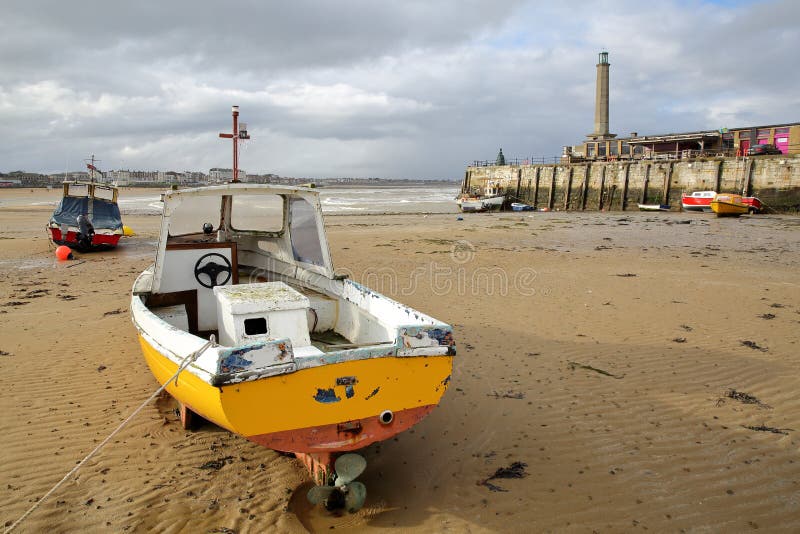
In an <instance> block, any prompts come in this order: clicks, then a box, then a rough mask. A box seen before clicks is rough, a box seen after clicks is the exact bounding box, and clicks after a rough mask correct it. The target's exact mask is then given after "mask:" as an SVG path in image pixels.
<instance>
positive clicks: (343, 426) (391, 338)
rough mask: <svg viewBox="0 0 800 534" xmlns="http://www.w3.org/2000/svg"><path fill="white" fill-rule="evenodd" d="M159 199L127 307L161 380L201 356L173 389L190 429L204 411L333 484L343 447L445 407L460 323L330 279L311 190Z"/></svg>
mask: <svg viewBox="0 0 800 534" xmlns="http://www.w3.org/2000/svg"><path fill="white" fill-rule="evenodd" d="M163 200H164V207H163V215H162V223H161V232H160V237H159V242H158V250H157V252H156V258H155V263H154V264H153V265H152V266H151V267H149V268H148V269H147V270H145V271H144V272H143V273H142V274H141V275H140V276H139V277H138V278H137V280H136V282H135V284H134V286H133V292H132V298H131V315H132V319H133V323H134V325H135V326H136V329H137V330H138V334H139V341H140V343H141V347H142V351H143V352H144V356H145V359H146V361H147V364H148V366H149V367H150V369H151V371H152V372H153V374H154V375H155V377H156V379H157V380H158V381H159V383H161V384H162V385H163V384H164V383H166V382H167V381H168V380H169V379H170V377H172V376H173V375H174V374H175V373H176V371H177V370H178V368H179V366H180V365H181V364H182V363H185V362H187V361H189V360H191V359H193V361H192V363H191V364H189V365H188V367H186V369H185V370H184V371H182V372H181V374H180V375H179V376H178V378H177V380H174V381H172V382H170V383H169V384H168V385H167V386H166V390H167V391H168V392H169V393H170V394H171V395H172V396H173V397H174V398H175V399H177V400H178V402H179V403H180V406H181V414H182V420H183V421H184V424H185V425H188V424H189V422H190V418H191V415H192V414H198V415H200V416H202V417H203V418H205V419H207V420H209V421H212V422H213V423H215V424H217V425H219V426H221V427H223V428H226V429H228V430H230V431H231V432H235V433H237V434H240V435H242V436H244V437H245V438H247V439H249V440H251V441H254V442H256V443H258V444H260V445H263V446H265V447H268V448H270V449H275V450H279V451H286V452H293V453H298V455H299V456H300V457H301V458H302V459H303V460H304V461H305V462H306V464H307V465H308V466H309V468H310V469H311V471H312V474H313V475H314V477H315V479H317V481H318V482H320V483H323V484H325V483H330V482H331V481H332V479H331V475H332V473H331V470H332V466H333V463H332V462H333V460H335V459H336V456H337V455H339V454H341V453H343V452H346V451H354V450H357V449H361V448H363V447H366V446H367V445H370V444H371V443H374V442H377V441H381V440H385V439H387V438H390V437H391V436H394V435H395V434H397V433H399V432H402V431H403V430H406V429H408V428H410V427H411V426H413V425H414V424H416V423H417V422H419V421H420V420H421V419H422V418H424V417H425V416H426V415H427V414H428V413H430V412H431V410H433V408H434V407H436V405H437V404H438V403H439V400H440V398H441V397H442V395H443V394H444V392H445V391H446V390H447V386H448V384H449V381H450V373H451V370H452V364H453V357H454V355H455V344H454V342H453V336H452V328H451V327H450V326H449V325H447V324H444V323H442V322H439V321H437V320H435V319H433V318H431V317H429V316H427V315H425V314H423V313H420V312H418V311H416V310H413V309H411V308H409V307H407V306H404V305H403V304H400V303H398V302H395V301H393V300H391V299H389V298H387V297H385V296H383V295H381V294H379V293H376V292H375V291H372V290H370V289H368V288H366V287H364V286H362V285H360V284H358V283H356V282H354V281H352V280H349V279H347V278H346V277H342V276H337V275H335V274H334V268H333V265H332V263H331V256H330V252H329V250H328V243H327V239H326V237H325V229H324V223H323V218H322V211H321V207H320V203H319V195H318V193H317V192H316V191H315V190H313V189H309V188H302V187H282V186H271V185H253V184H239V183H231V184H226V185H219V186H210V187H202V188H196V189H186V190H180V191H170V192H167V193H165V194H164V198H163ZM209 340H211V341H212V342H211V343H209ZM343 463H344V462H343ZM356 470H357V469H356ZM351 471H352V469H351ZM340 485H341V481H340ZM362 501H363V499H362Z"/></svg>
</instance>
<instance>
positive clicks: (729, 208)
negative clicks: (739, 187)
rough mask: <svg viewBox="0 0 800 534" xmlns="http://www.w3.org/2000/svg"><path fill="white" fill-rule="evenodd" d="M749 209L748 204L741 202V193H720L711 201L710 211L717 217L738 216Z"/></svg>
mask: <svg viewBox="0 0 800 534" xmlns="http://www.w3.org/2000/svg"><path fill="white" fill-rule="evenodd" d="M749 210H750V206H748V205H747V204H745V203H744V202H742V195H735V194H732V193H720V194H718V195H717V196H715V197H714V200H712V201H711V211H713V212H714V213H716V214H717V217H738V216H739V215H742V214H744V213H747V212H748V211H749Z"/></svg>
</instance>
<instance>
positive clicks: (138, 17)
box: [0, 0, 800, 179]
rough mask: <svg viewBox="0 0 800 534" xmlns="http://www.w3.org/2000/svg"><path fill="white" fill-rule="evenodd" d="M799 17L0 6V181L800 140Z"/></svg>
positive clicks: (755, 12)
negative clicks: (664, 136)
mask: <svg viewBox="0 0 800 534" xmlns="http://www.w3.org/2000/svg"><path fill="white" fill-rule="evenodd" d="M798 21H800V2H796V1H795V0H784V1H758V2H748V1H736V0H728V1H724V0H723V1H719V0H717V1H702V0H665V1H659V2H641V1H639V0H630V1H629V0H619V1H605V2H602V1H601V2H581V1H572V2H547V3H544V2H537V1H534V0H531V1H521V0H520V1H503V0H499V1H498V0H485V1H484V0H441V1H435V0H430V1H416V0H404V1H395V2H378V1H374V0H338V1H331V2H326V1H323V0H316V1H308V0H292V1H291V2H266V1H258V0H250V1H221V0H213V1H207V0H167V1H164V0H162V1H158V2H155V1H151V0H138V1H136V2H109V1H107V0H103V1H94V0H76V1H74V2H66V1H63V0H51V1H43V0H25V1H23V0H19V1H17V0H5V1H3V2H2V5H0V172H8V171H12V170H18V169H24V170H28V171H36V172H61V171H64V170H65V169H69V170H80V169H81V168H82V161H83V159H84V158H86V157H88V155H89V154H92V153H93V154H95V155H96V156H97V157H98V158H99V159H100V160H101V161H102V163H101V164H100V165H99V166H100V168H102V169H103V170H111V169H121V168H124V169H142V170H178V171H180V170H203V171H206V172H207V170H208V169H209V168H210V167H218V166H219V167H222V166H227V167H229V166H230V142H229V141H223V140H221V139H219V138H218V137H217V134H218V133H219V132H222V131H229V130H230V123H231V118H230V106H231V105H233V104H236V105H239V106H240V109H241V120H243V121H245V122H247V123H248V125H249V128H248V129H249V131H250V134H251V136H252V138H253V139H252V140H251V141H250V142H249V143H248V144H247V147H246V148H244V149H243V152H242V155H241V158H240V159H241V166H242V167H243V168H244V169H246V170H247V171H248V172H251V173H253V172H258V173H268V172H271V173H277V174H280V175H283V176H297V177H301V176H302V177H315V178H319V177H333V176H357V177H366V176H377V177H383V178H447V179H456V178H460V177H461V176H462V174H463V171H464V167H465V165H466V164H467V163H468V162H470V161H472V160H475V159H490V158H491V159H493V158H494V157H495V155H496V154H497V150H498V148H500V147H502V148H503V152H504V153H505V154H506V156H507V157H529V156H536V157H539V156H554V155H558V154H560V152H561V147H562V145H567V144H575V143H578V142H580V141H581V140H582V139H583V137H584V136H585V135H586V134H587V133H589V132H590V131H591V130H592V128H593V117H594V116H593V114H594V84H595V64H596V62H597V53H598V52H599V51H600V50H601V49H603V48H605V49H607V50H608V51H609V57H610V63H611V114H610V118H611V120H610V122H611V131H612V132H615V133H617V134H627V133H629V132H631V131H638V132H639V133H640V134H648V133H650V134H657V133H667V132H680V131H692V130H698V129H712V128H714V129H715V128H720V127H735V126H745V125H759V124H773V123H782V122H793V121H799V120H800V91H798V87H800V68H798V66H799V65H800V63H799V61H800V60H798V57H797V53H798V52H797V51H798V50H800V23H798Z"/></svg>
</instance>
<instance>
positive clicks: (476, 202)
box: [456, 180, 506, 213]
mask: <svg viewBox="0 0 800 534" xmlns="http://www.w3.org/2000/svg"><path fill="white" fill-rule="evenodd" d="M505 201H506V195H505V193H503V190H502V187H501V186H500V182H499V181H492V180H490V181H489V182H488V183H487V184H486V190H485V191H484V192H483V193H481V192H480V191H473V192H472V193H464V194H462V195H460V196H458V197H456V204H457V205H458V207H459V208H460V209H461V211H463V212H465V213H468V212H477V211H493V210H499V209H501V208H502V207H503V204H504V203H505Z"/></svg>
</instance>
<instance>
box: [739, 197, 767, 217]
mask: <svg viewBox="0 0 800 534" xmlns="http://www.w3.org/2000/svg"><path fill="white" fill-rule="evenodd" d="M742 203H743V204H747V206H748V207H749V208H750V213H761V210H762V209H763V208H764V205H763V204H762V203H761V200H759V199H758V198H757V197H742Z"/></svg>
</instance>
